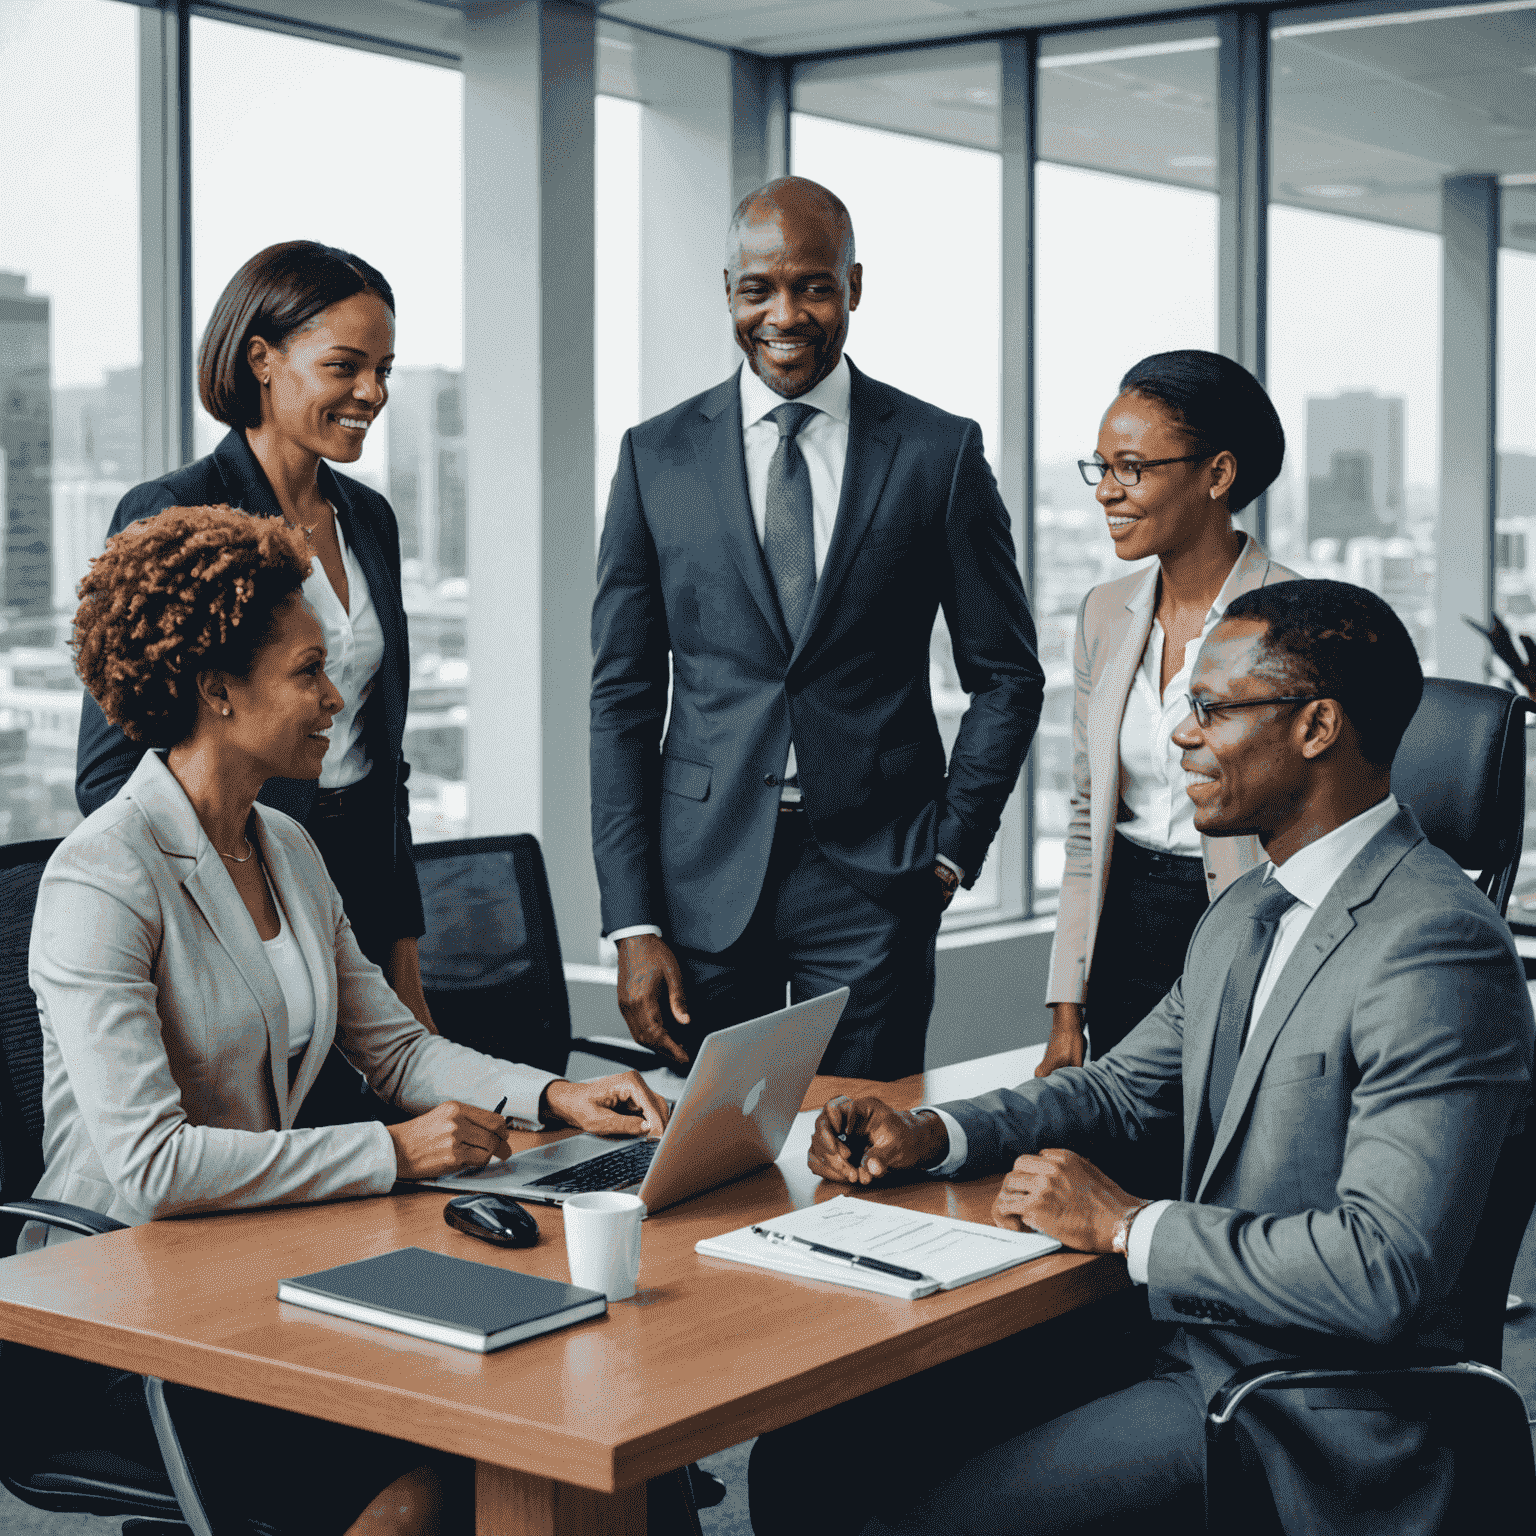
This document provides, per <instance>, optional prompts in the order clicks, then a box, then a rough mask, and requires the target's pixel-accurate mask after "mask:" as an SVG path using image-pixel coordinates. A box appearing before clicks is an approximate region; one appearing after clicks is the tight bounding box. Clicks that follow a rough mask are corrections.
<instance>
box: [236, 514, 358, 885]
mask: <svg viewBox="0 0 1536 1536" xmlns="http://www.w3.org/2000/svg"><path fill="white" fill-rule="evenodd" d="M325 507H326V511H328V512H334V510H335V508H333V507H332V506H331V504H330V502H326V504H325ZM283 521H284V522H285V523H287V524H288V526H289V527H290V528H293V529H295V530H297V531H298V532H299V533H302V534H303V535H304V541H305V543H307V544H313V543H314V542H315V529H316V528H318V527H319V526H320V520H319V519H318V518H316V519H315V521H314V522H312V523H311V524H310V525H309V527H307V528H306V527H305V526H304V524H303V523H296V522H294V521H293V519H292V518H289V517H284V518H283ZM246 857H247V858H249V857H250V855H249V854H247V855H246ZM235 862H236V863H239V864H243V863H244V862H245V860H244V859H237V860H236V861H235Z"/></svg>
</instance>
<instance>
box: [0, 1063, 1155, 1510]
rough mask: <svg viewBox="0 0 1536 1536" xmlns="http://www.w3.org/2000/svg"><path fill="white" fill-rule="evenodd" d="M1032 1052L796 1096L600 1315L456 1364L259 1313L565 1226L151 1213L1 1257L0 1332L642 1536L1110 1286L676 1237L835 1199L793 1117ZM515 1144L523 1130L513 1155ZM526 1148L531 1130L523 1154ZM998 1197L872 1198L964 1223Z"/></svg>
mask: <svg viewBox="0 0 1536 1536" xmlns="http://www.w3.org/2000/svg"><path fill="white" fill-rule="evenodd" d="M1039 1058H1040V1048H1039V1047H1038V1046H1036V1047H1033V1048H1025V1049H1023V1050H1018V1051H1009V1052H1005V1053H1002V1054H1000V1055H996V1056H989V1057H985V1058H983V1059H981V1060H979V1061H973V1062H966V1063H963V1064H961V1065H958V1066H953V1067H946V1068H943V1069H940V1070H938V1071H936V1072H932V1073H929V1074H927V1075H926V1076H921V1077H909V1078H904V1079H902V1080H901V1081H900V1082H897V1083H887V1084H878V1085H876V1084H864V1083H860V1082H856V1081H853V1080H849V1079H838V1078H817V1079H815V1081H814V1082H813V1083H812V1085H811V1089H810V1091H809V1092H808V1093H807V1095H806V1098H805V1109H806V1111H807V1112H806V1113H803V1114H802V1115H801V1116H800V1117H799V1119H798V1120H797V1122H796V1125H795V1129H794V1132H793V1133H792V1134H791V1137H790V1141H789V1145H788V1146H787V1147H786V1148H785V1150H784V1155H783V1156H782V1157H781V1158H780V1160H779V1162H778V1163H776V1164H775V1165H774V1166H773V1167H771V1168H765V1169H763V1170H761V1171H760V1172H758V1173H756V1174H753V1175H752V1176H751V1177H749V1178H746V1179H741V1180H738V1181H737V1182H736V1183H734V1184H730V1185H727V1186H726V1187H724V1188H722V1189H717V1190H714V1191H712V1192H710V1193H709V1194H706V1195H701V1196H699V1197H698V1198H696V1199H693V1200H689V1201H685V1202H684V1203H682V1204H681V1205H677V1206H673V1207H671V1208H670V1209H668V1210H665V1211H662V1212H660V1213H659V1214H658V1215H656V1216H654V1217H652V1218H651V1219H650V1220H649V1221H647V1222H646V1224H645V1233H644V1238H643V1240H642V1257H641V1264H640V1290H639V1291H638V1293H637V1294H636V1296H635V1297H634V1298H633V1299H632V1300H630V1301H625V1302H616V1303H614V1304H612V1305H611V1306H610V1307H609V1310H608V1316H607V1318H606V1319H604V1320H600V1321H595V1322H591V1323H585V1324H581V1325H578V1326H576V1327H573V1328H567V1329H564V1330H561V1331H558V1332H556V1333H552V1334H547V1335H545V1336H543V1337H542V1338H537V1339H532V1340H530V1341H528V1342H527V1343H524V1344H517V1345H514V1346H512V1347H511V1348H509V1349H505V1350H502V1351H500V1352H498V1353H496V1354H492V1355H477V1354H470V1353H467V1352H464V1351H461V1350H456V1349H450V1348H447V1347H446V1346H443V1345H438V1344H431V1343H427V1342H426V1341H424V1340H418V1339H414V1338H410V1337H408V1336H406V1335H404V1334H397V1333H389V1332H386V1331H384V1330H382V1329H378V1328H372V1327H369V1326H368V1325H366V1324H363V1323H352V1322H347V1321H345V1320H343V1319H340V1318H333V1317H326V1316H323V1315H321V1314H319V1313H315V1312H308V1311H305V1310H304V1309H302V1308H298V1307H292V1306H287V1305H282V1304H280V1303H279V1302H278V1300H277V1282H278V1280H279V1279H281V1278H283V1277H286V1276H289V1275H302V1274H307V1273H310V1272H311V1271H314V1270H319V1269H325V1268H328V1267H329V1266H331V1265H334V1264H342V1263H346V1262H347V1261H349V1260H353V1259H362V1258H368V1257H370V1256H372V1255H374V1254H379V1253H387V1252H389V1251H390V1250H391V1249H394V1248H403V1247H407V1246H416V1247H421V1248H429V1249H435V1250H437V1251H439V1252H442V1253H451V1254H458V1255H460V1256H462V1257H466V1258H471V1259H477V1260H479V1261H480V1262H481V1263H485V1264H502V1265H505V1266H507V1267H508V1268H512V1269H519V1270H523V1271H525V1272H528V1273H532V1274H540V1275H547V1276H549V1277H551V1278H553V1279H558V1280H565V1279H568V1278H569V1276H568V1272H567V1269H566V1261H565V1242H564V1236H563V1232H562V1229H561V1223H560V1214H559V1212H558V1211H557V1210H555V1209H547V1208H543V1207H534V1208H533V1209H534V1211H535V1214H536V1216H537V1218H538V1222H539V1228H540V1232H541V1236H542V1241H541V1242H540V1243H539V1245H538V1246H537V1247H534V1248H530V1249H512V1250H508V1249H498V1248H493V1247H491V1246H490V1245H489V1244H485V1243H477V1242H475V1241H473V1240H472V1239H470V1238H467V1237H464V1236H462V1235H460V1234H459V1233H457V1232H455V1231H453V1230H452V1229H451V1228H450V1227H448V1226H447V1225H445V1223H444V1222H443V1219H442V1208H443V1203H444V1195H443V1194H442V1192H441V1191H432V1190H419V1191H411V1192H408V1193H403V1194H397V1195H391V1196H388V1197H385V1198H382V1199H372V1200H358V1201H349V1202H343V1203H338V1204H332V1205H323V1206H290V1207H285V1208H282V1209H277V1210H268V1211H258V1212H244V1213H238V1214H228V1215H216V1216H203V1217H197V1218H193V1219H189V1220H183V1221H157V1222H152V1223H150V1224H148V1225H146V1226H141V1227H133V1228H130V1229H129V1230H127V1231H123V1232H113V1233H110V1234H108V1235H107V1236H105V1237H95V1238H90V1239H88V1240H84V1241H80V1242H72V1243H67V1244H63V1245H61V1246H58V1247H54V1248H49V1249H46V1250H44V1251H43V1252H41V1253H36V1254H28V1255H25V1256H21V1257H12V1258H7V1259H5V1260H4V1261H3V1262H0V1338H4V1339H12V1340H17V1341H19V1342H21V1343H25V1344H31V1345H34V1346H36V1347H37V1348H39V1349H47V1350H53V1351H56V1352H58V1353H60V1354H66V1355H74V1356H77V1357H79V1358H82V1359H86V1360H94V1361H99V1362H101V1363H103V1364H106V1365H111V1366H114V1367H116V1368H118V1369H120V1370H131V1371H138V1372H142V1373H144V1374H146V1375H153V1376H161V1377H164V1378H166V1379H168V1380H170V1381H174V1382H181V1383H184V1384H186V1385H189V1386H194V1387H201V1388H204V1389H206V1390H208V1391H210V1392H222V1393H225V1394H229V1395H233V1396H237V1397H241V1398H246V1399H248V1400H251V1401H255V1402H261V1403H267V1404H270V1405H272V1406H274V1407H278V1408H286V1409H291V1410H292V1411H294V1412H296V1413H304V1414H310V1415H313V1416H316V1417H320V1418H326V1419H331V1420H335V1421H337V1422H339V1423H345V1424H352V1425H356V1426H358V1427H360V1428H363V1429H368V1430H374V1431H377V1432H378V1433H380V1434H387V1435H395V1436H398V1437H400V1438H402V1439H406V1440H412V1441H415V1442H417V1443H419V1444H421V1445H428V1446H434V1447H437V1448H440V1449H442V1450H447V1451H454V1452H457V1453H458V1454H460V1455H463V1456H468V1457H472V1458H474V1460H475V1461H476V1462H477V1463H478V1466H477V1475H476V1522H475V1523H476V1530H477V1531H478V1532H479V1533H480V1536H492V1533H494V1536H553V1533H556V1532H560V1533H580V1536H599V1533H601V1536H643V1532H644V1530H645V1523H646V1516H645V1481H646V1479H647V1478H649V1477H652V1476H655V1475H657V1474H660V1473H663V1472H667V1471H669V1470H671V1469H672V1468H674V1467H678V1466H682V1465H684V1464H685V1463H687V1462H690V1461H696V1460H698V1459H699V1458H700V1457H703V1456H708V1455H712V1454H713V1453H714V1452H716V1451H720V1450H723V1449H725V1448H726V1447H728V1446H732V1445H736V1444H739V1443H740V1442H741V1441H743V1440H748V1439H750V1438H751V1437H752V1436H754V1435H757V1434H760V1433H762V1432H763V1431H765V1430H769V1429H774V1428H777V1427H778V1426H780V1425H783V1424H787V1423H792V1422H793V1421H794V1420H796V1419H800V1418H803V1417H805V1416H806V1415H807V1414H810V1413H814V1412H817V1411H819V1410H821V1409H824V1408H830V1407H834V1406H836V1405H837V1404H839V1403H842V1402H846V1401H848V1400H849V1399H850V1398H853V1397H857V1396H858V1395H860V1394H861V1393H864V1392H868V1391H870V1390H872V1389H873V1388H875V1387H879V1386H883V1385H885V1384H887V1383H889V1382H892V1381H897V1380H900V1379H901V1378H903V1377H906V1376H910V1375H913V1374H915V1373H916V1372H918V1371H921V1370H924V1369H926V1368H927V1367H929V1366H932V1365H937V1364H939V1363H940V1362H942V1361H945V1360H949V1359H952V1358H954V1357H955V1356H957V1355H961V1354H964V1353H966V1352H967V1351H969V1350H973V1349H977V1348H980V1347H981V1346H983V1345H986V1344H990V1343H993V1342H995V1341H997V1340H998V1339H1001V1338H1005V1337H1006V1336H1008V1335H1009V1334H1012V1333H1015V1332H1017V1331H1018V1330H1019V1329H1021V1328H1025V1327H1030V1326H1032V1325H1034V1324H1036V1323H1040V1322H1044V1321H1045V1320H1046V1319H1048V1318H1051V1317H1055V1316H1057V1315H1059V1314H1061V1313H1063V1312H1066V1311H1069V1310H1071V1309H1072V1308H1074V1307H1079V1306H1083V1305H1085V1304H1086V1303H1088V1302H1091V1301H1094V1300H1097V1299H1098V1298H1100V1297H1103V1296H1107V1295H1110V1294H1111V1293H1113V1292H1114V1291H1117V1290H1120V1289H1122V1288H1123V1287H1124V1286H1125V1285H1126V1284H1127V1283H1128V1281H1127V1279H1126V1275H1125V1266H1124V1263H1123V1261H1121V1260H1120V1259H1118V1258H1110V1257H1107V1256H1093V1255H1087V1254H1074V1253H1056V1254H1051V1255H1049V1256H1048V1257H1046V1258H1042V1259H1036V1260H1034V1261H1032V1262H1031V1263H1029V1264H1026V1265H1023V1266H1021V1267H1020V1268H1018V1269H1014V1270H1010V1271H1008V1272H1006V1273H1004V1274H1001V1275H996V1276H994V1277H993V1278H991V1279H990V1280H981V1281H977V1282H976V1283H974V1284H972V1285H967V1286H962V1287H961V1288H960V1289H959V1290H956V1291H952V1292H948V1293H941V1294H939V1295H936V1296H930V1297H926V1298H925V1299H923V1300H921V1301H915V1302H908V1301H897V1300H893V1299H888V1298H886V1297H883V1296H878V1295H875V1294H873V1293H870V1292H866V1291H855V1290H850V1289H847V1288H845V1287H842V1286H838V1285H834V1284H829V1283H823V1282H819V1281H807V1280H798V1279H790V1278H786V1277H784V1276H780V1275H775V1274H772V1273H770V1272H768V1271H766V1270H757V1269H751V1268H748V1267H746V1266H744V1265H737V1264H731V1263H728V1262H725V1261H723V1260H715V1259H704V1258H700V1257H699V1256H698V1255H697V1254H696V1253H695V1252H694V1251H693V1245H694V1244H695V1243H696V1242H697V1241H698V1240H699V1239H700V1238H703V1237H709V1236H713V1235H716V1234H718V1233H721V1232H725V1231H728V1230H730V1229H731V1228H733V1227H739V1226H743V1225H745V1224H746V1223H747V1222H749V1221H753V1220H760V1219H763V1218H766V1217H769V1216H773V1215H778V1214H781V1213H783V1212H785V1211H787V1210H790V1209H792V1208H794V1207H797V1206H803V1205H808V1204H810V1203H812V1202H813V1201H815V1200H817V1199H825V1198H829V1197H830V1196H832V1195H835V1194H837V1193H840V1192H842V1191H843V1190H844V1189H846V1186H835V1187H834V1186H831V1185H824V1184H822V1183H821V1182H820V1181H819V1180H817V1179H815V1178H814V1177H813V1176H812V1175H811V1173H810V1171H809V1170H808V1169H807V1168H806V1166H805V1154H806V1148H807V1146H808V1144H809V1139H810V1132H811V1127H812V1125H813V1123H814V1118H815V1116H814V1113H813V1111H814V1110H815V1109H817V1108H818V1107H819V1106H820V1105H822V1104H823V1103H825V1102H826V1100H827V1099H829V1098H831V1097H832V1096H834V1095H835V1094H838V1093H847V1092H858V1091H863V1090H865V1089H866V1088H878V1089H879V1090H880V1091H881V1093H882V1095H883V1096H884V1097H886V1098H887V1099H888V1101H889V1102H891V1103H894V1104H897V1105H899V1106H902V1107H910V1106H912V1105H914V1104H920V1103H923V1102H932V1101H934V1100H940V1101H942V1100H944V1099H951V1098H958V1097H964V1096H967V1095H970V1094H973V1093H978V1092H983V1091H985V1090H986V1089H988V1088H992V1087H997V1086H1001V1085H1004V1084H1012V1083H1015V1082H1018V1081H1021V1080H1022V1079H1023V1078H1025V1077H1027V1076H1029V1074H1030V1073H1031V1072H1032V1071H1033V1069H1034V1066H1035V1063H1036V1062H1037V1061H1038V1060H1039ZM513 1139H514V1143H515V1144H516V1145H518V1146H519V1147H520V1146H521V1145H522V1144H523V1141H522V1138H520V1137H514V1138H513ZM532 1140H533V1138H532V1137H529V1138H527V1141H528V1142H530V1143H531V1142H532ZM997 1183H998V1181H997V1180H996V1179H990V1178H989V1179H981V1180H977V1181H975V1182H972V1183H960V1184H943V1183H937V1182H935V1183H919V1184H906V1185H902V1186H899V1187H896V1188H894V1189H890V1190H878V1189H877V1190H870V1191H866V1192H865V1193H866V1194H867V1195H868V1196H869V1197H870V1198H873V1199H877V1200H887V1201H892V1202H894V1203H897V1204H901V1205H905V1206H910V1207H912V1208H914V1209H918V1210H927V1211H939V1212H947V1213H948V1214H950V1215H953V1216H961V1217H966V1218H968V1219H971V1220H974V1221H985V1220H987V1219H988V1213H989V1210H990V1207H991V1203H992V1198H993V1195H994V1194H995V1192H996V1188H997Z"/></svg>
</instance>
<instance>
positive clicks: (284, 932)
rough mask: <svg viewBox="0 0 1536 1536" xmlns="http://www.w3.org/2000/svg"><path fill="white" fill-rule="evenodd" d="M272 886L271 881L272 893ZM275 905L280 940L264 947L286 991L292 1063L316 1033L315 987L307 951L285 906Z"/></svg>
mask: <svg viewBox="0 0 1536 1536" xmlns="http://www.w3.org/2000/svg"><path fill="white" fill-rule="evenodd" d="M271 884H272V882H271V879H270V878H269V879H268V881H267V886H268V889H270V888H271ZM273 904H274V905H275V906H276V907H277V922H278V929H277V937H276V938H275V939H263V940H262V941H261V947H262V949H263V950H265V951H266V956H267V962H268V963H269V964H270V965H271V967H272V969H273V970H274V971H275V972H276V973H277V984H278V986H280V987H281V988H282V989H283V1005H284V1006H285V1007H286V1008H287V1010H288V1059H289V1060H290V1061H292V1060H293V1058H294V1057H295V1056H298V1055H300V1054H302V1052H303V1050H304V1048H305V1046H307V1045H308V1044H309V1040H310V1036H311V1035H313V1034H314V1032H315V983H314V979H313V978H312V977H311V976H310V974H309V965H308V962H307V961H306V960H305V959H304V951H303V950H302V949H300V948H299V946H298V945H297V944H296V943H295V942H294V938H293V931H292V930H291V929H290V928H289V926H288V920H287V918H285V917H284V916H283V908H282V905H281V903H279V902H277V901H276V899H275V898H274V903H273Z"/></svg>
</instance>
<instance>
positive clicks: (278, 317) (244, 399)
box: [197, 240, 395, 428]
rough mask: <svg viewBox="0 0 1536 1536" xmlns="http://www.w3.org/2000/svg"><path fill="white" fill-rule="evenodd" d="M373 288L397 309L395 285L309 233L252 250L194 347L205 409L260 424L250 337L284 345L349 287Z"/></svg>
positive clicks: (236, 422)
mask: <svg viewBox="0 0 1536 1536" xmlns="http://www.w3.org/2000/svg"><path fill="white" fill-rule="evenodd" d="M358 293H374V294H377V295H378V296H379V298H381V299H382V300H383V301H384V302H385V304H387V305H388V306H389V312H390V313H391V314H393V313H394V312H395V295H394V291H393V289H391V288H390V286H389V284H388V283H387V282H386V281H385V280H384V274H383V273H382V272H380V271H379V270H378V268H377V267H373V266H370V265H369V264H368V263H367V262H366V261H364V260H363V258H362V257H361V256H354V255H353V254H352V253H351V252H350V251H342V250H338V249H337V248H336V247H335V246H333V245H320V244H319V243H318V242H316V241H314V240H285V241H284V242H283V243H282V244H281V245H269V246H268V247H267V248H266V250H264V251H257V253H256V254H255V255H254V256H252V257H251V259H250V260H249V261H248V262H246V264H245V265H244V266H243V267H241V268H240V270H239V271H238V272H236V273H235V275H234V276H233V277H232V278H230V280H229V284H228V286H227V287H226V288H225V289H224V292H223V293H221V294H220V295H219V302H218V303H217V304H215V305H214V306H213V315H212V317H211V318H210V319H209V321H208V329H207V330H206V331H204V332H203V344H202V346H201V347H199V348H198V353H197V392H198V395H199V396H200V397H201V399H202V402H203V409H204V410H205V411H207V412H208V414H209V415H210V416H212V417H213V419H214V420H215V421H222V422H223V423H224V425H225V426H227V427H237V428H240V427H259V426H260V425H261V387H260V385H258V384H257V382H256V375H255V374H254V373H252V372H251V365H250V362H249V360H248V359H247V357H246V352H247V350H248V349H249V347H250V342H251V338H252V337H253V336H260V337H261V339H262V340H263V341H265V342H266V343H267V344H268V345H269V346H274V347H276V348H278V349H279V350H280V351H286V350H287V346H288V338H289V337H290V336H292V335H294V333H295V332H297V331H302V330H303V329H304V328H305V327H306V326H308V325H310V324H312V323H313V322H314V321H315V320H316V319H318V318H319V316H320V314H321V312H322V311H324V310H327V309H329V308H330V307H331V305H332V304H339V303H340V302H341V301H342V300H343V299H350V298H351V297H352V296H353V295H354V294H358Z"/></svg>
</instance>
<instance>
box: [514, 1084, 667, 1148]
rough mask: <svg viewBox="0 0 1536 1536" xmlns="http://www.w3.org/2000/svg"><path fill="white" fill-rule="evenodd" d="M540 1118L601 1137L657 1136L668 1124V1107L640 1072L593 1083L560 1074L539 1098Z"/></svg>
mask: <svg viewBox="0 0 1536 1536" xmlns="http://www.w3.org/2000/svg"><path fill="white" fill-rule="evenodd" d="M539 1118H540V1119H545V1118H548V1119H555V1120H563V1121H565V1123H566V1124H567V1125H574V1126H577V1127H578V1128H579V1129H581V1130H583V1131H593V1132H595V1133H596V1134H597V1135H599V1136H639V1135H641V1134H642V1133H643V1134H645V1135H647V1136H650V1137H652V1138H655V1137H657V1136H660V1135H661V1133H662V1132H663V1131H664V1130H665V1129H666V1127H667V1106H666V1101H665V1100H663V1099H662V1098H661V1097H660V1096H659V1095H657V1094H655V1093H653V1092H652V1091H651V1090H650V1089H649V1088H648V1087H646V1085H645V1083H644V1081H643V1080H642V1079H641V1077H640V1074H639V1073H638V1072H615V1073H614V1074H613V1076H612V1077H599V1078H597V1079H596V1080H595V1081H593V1082H590V1083H568V1082H566V1081H565V1079H564V1078H558V1077H557V1078H556V1079H555V1080H554V1082H552V1083H550V1084H548V1085H547V1086H546V1087H545V1089H544V1093H543V1095H542V1097H541V1098H540V1101H539ZM637 1118H638V1120H639V1124H636V1120H637Z"/></svg>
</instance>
